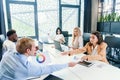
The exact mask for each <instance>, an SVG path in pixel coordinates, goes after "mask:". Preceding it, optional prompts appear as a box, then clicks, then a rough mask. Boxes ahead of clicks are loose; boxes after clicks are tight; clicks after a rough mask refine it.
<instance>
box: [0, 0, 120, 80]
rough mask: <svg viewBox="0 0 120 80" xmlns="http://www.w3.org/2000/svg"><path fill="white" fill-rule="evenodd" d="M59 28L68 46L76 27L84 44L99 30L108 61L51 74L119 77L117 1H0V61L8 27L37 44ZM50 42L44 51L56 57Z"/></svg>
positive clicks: (79, 78) (77, 78)
mask: <svg viewBox="0 0 120 80" xmlns="http://www.w3.org/2000/svg"><path fill="white" fill-rule="evenodd" d="M58 27H59V28H61V30H62V31H63V35H64V36H65V40H66V43H65V45H67V46H68V45H71V42H72V34H73V29H74V28H75V27H79V28H80V30H81V33H82V36H83V43H84V44H83V46H84V45H85V44H86V43H87V42H89V38H90V33H91V32H93V31H99V32H100V33H101V34H102V36H103V39H104V41H105V42H106V43H107V45H108V46H107V50H106V58H107V60H108V61H109V64H104V63H101V62H98V63H101V64H102V65H100V64H98V63H97V62H95V64H96V65H93V66H91V67H89V68H88V67H87V68H86V67H84V66H75V67H73V68H67V69H64V70H61V71H58V72H55V73H53V75H55V76H57V77H59V78H62V79H63V80H96V79H97V80H102V79H103V80H120V76H119V73H120V0H0V60H1V59H2V44H3V42H4V41H5V39H6V38H7V37H6V33H7V31H9V30H10V29H14V30H16V32H17V35H18V37H19V38H21V37H31V38H33V39H35V40H36V41H38V43H39V41H41V39H42V38H44V37H49V38H51V39H53V38H54V36H55V34H56V28H58ZM50 45H51V44H45V49H47V50H48V51H46V52H48V53H51V54H52V56H53V57H55V59H56V58H58V57H59V56H60V55H58V54H54V53H57V52H56V50H54V49H53V48H51V47H50ZM48 48H49V49H48ZM58 53H60V52H58ZM45 55H46V54H45ZM76 56H77V55H76ZM76 56H71V57H70V58H68V57H63V58H59V60H57V61H56V62H61V63H62V62H64V61H65V60H66V62H67V61H69V60H72V59H73V58H75V57H76ZM78 56H82V55H78ZM64 58H65V59H64ZM71 58H72V59H71ZM79 74H80V75H79ZM70 75H71V76H70ZM45 77H46V75H44V76H43V77H38V78H37V79H35V80H42V79H43V78H45ZM107 77H108V78H107ZM33 80H34V79H33Z"/></svg>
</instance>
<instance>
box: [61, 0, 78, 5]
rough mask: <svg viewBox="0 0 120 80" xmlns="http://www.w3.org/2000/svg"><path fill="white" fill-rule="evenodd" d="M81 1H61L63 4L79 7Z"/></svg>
mask: <svg viewBox="0 0 120 80" xmlns="http://www.w3.org/2000/svg"><path fill="white" fill-rule="evenodd" d="M79 1H80V0H61V3H62V4H72V5H79Z"/></svg>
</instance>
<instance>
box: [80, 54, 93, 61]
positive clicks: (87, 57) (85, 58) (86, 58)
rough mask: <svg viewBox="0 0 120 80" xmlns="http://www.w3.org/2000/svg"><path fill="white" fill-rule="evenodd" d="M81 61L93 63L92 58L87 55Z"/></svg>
mask: <svg viewBox="0 0 120 80" xmlns="http://www.w3.org/2000/svg"><path fill="white" fill-rule="evenodd" d="M81 60H82V61H84V60H87V61H91V60H92V57H91V56H90V55H86V56H83V57H82V58H81Z"/></svg>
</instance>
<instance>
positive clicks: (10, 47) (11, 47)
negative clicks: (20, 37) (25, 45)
mask: <svg viewBox="0 0 120 80" xmlns="http://www.w3.org/2000/svg"><path fill="white" fill-rule="evenodd" d="M7 51H13V52H16V44H15V43H14V42H12V41H10V40H5V41H4V43H3V54H4V53H5V52H7Z"/></svg>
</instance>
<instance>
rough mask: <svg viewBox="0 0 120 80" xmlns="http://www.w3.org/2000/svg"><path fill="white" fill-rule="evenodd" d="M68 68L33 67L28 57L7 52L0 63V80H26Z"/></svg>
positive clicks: (63, 66) (56, 65) (65, 65)
mask: <svg viewBox="0 0 120 80" xmlns="http://www.w3.org/2000/svg"><path fill="white" fill-rule="evenodd" d="M65 67H68V64H54V65H44V66H43V65H33V64H32V63H30V62H29V61H28V57H27V56H25V55H23V54H20V53H13V52H9V53H8V54H7V53H6V55H4V56H3V58H2V60H1V62H0V80H26V78H28V77H38V76H41V75H43V74H49V73H52V72H54V71H57V70H60V69H63V68H65Z"/></svg>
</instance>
